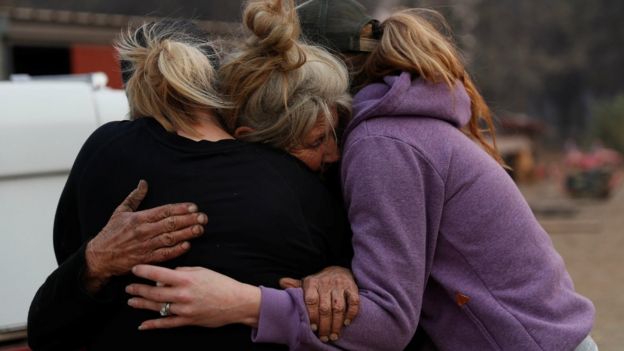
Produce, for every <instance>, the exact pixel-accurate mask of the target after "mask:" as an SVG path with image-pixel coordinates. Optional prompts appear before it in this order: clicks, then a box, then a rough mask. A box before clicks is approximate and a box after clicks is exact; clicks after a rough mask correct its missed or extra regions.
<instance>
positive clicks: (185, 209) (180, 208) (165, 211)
mask: <svg viewBox="0 0 624 351" xmlns="http://www.w3.org/2000/svg"><path fill="white" fill-rule="evenodd" d="M195 212H197V205H195V204H194V203H191V202H183V203H177V204H169V205H162V206H158V207H154V208H151V209H149V210H143V211H140V212H137V216H138V218H137V219H138V221H139V222H140V223H146V222H147V223H155V222H158V221H160V220H163V219H166V218H168V217H171V216H181V215H186V214H189V213H195Z"/></svg>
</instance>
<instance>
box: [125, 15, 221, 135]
mask: <svg viewBox="0 0 624 351" xmlns="http://www.w3.org/2000/svg"><path fill="white" fill-rule="evenodd" d="M115 48H116V49H117V52H118V54H119V58H120V61H121V63H122V70H123V72H122V74H123V77H124V81H125V88H126V94H127V96H128V101H129V105H130V115H131V118H132V119H136V118H140V117H153V118H155V119H156V120H157V121H158V122H159V123H160V124H161V125H162V126H163V127H164V128H165V129H167V130H168V131H170V132H173V131H178V130H181V131H184V132H186V133H189V134H191V135H197V132H195V130H194V129H193V125H195V124H196V123H197V122H198V118H199V117H198V116H197V113H196V112H198V111H209V110H213V109H216V108H219V109H227V108H228V106H229V105H228V104H227V103H226V102H224V100H223V99H222V97H221V96H220V94H218V93H217V90H216V88H215V78H216V68H215V67H214V66H217V65H218V57H217V55H216V53H215V50H214V49H213V47H212V45H211V43H210V42H209V41H208V39H207V36H206V35H205V33H204V32H202V31H201V30H200V29H199V28H198V27H196V26H195V25H194V24H193V23H192V22H190V21H186V20H163V21H159V22H151V23H145V24H143V25H141V26H139V27H138V28H136V29H132V28H128V30H127V31H125V32H122V34H121V36H120V38H119V39H118V40H117V42H116V44H115Z"/></svg>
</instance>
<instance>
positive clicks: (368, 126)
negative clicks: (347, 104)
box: [254, 73, 594, 351]
mask: <svg viewBox="0 0 624 351" xmlns="http://www.w3.org/2000/svg"><path fill="white" fill-rule="evenodd" d="M354 113H355V117H354V120H353V121H352V122H351V124H350V125H349V127H348V128H347V131H346V133H345V135H347V139H346V142H345V145H344V153H343V161H342V162H343V165H342V167H343V168H342V181H343V188H344V195H345V201H346V206H347V209H348V211H349V220H350V222H351V226H352V229H353V248H354V251H355V256H354V259H353V263H352V269H353V273H354V275H355V278H356V280H357V282H358V286H359V287H360V289H361V308H360V315H359V316H358V317H357V318H356V319H355V321H354V322H353V323H352V324H351V326H349V327H347V328H346V329H345V330H344V332H343V334H342V335H341V339H340V340H339V341H338V342H337V343H336V344H334V345H331V344H322V343H321V342H319V341H318V339H317V337H316V336H314V334H313V333H312V332H311V331H310V327H309V323H308V317H307V313H306V310H305V304H304V302H303V298H302V293H301V290H300V289H289V290H287V291H278V290H273V289H264V288H263V290H262V305H261V311H260V322H259V329H258V330H257V331H256V332H255V333H254V341H257V342H276V343H285V344H288V345H289V346H290V348H291V349H301V350H304V349H337V348H342V349H350V350H402V349H403V348H404V347H405V346H406V345H407V343H408V342H409V341H410V339H411V337H412V335H413V333H414V331H415V330H416V327H417V325H418V324H420V325H421V327H422V328H423V329H424V330H425V331H426V332H427V334H429V336H430V337H431V339H432V341H433V342H434V344H435V345H436V346H437V347H438V348H439V349H441V350H466V349H470V350H548V351H551V350H573V349H574V348H575V347H576V346H577V345H578V344H579V343H581V341H582V340H583V339H584V338H585V337H586V336H587V335H588V334H589V332H590V331H591V328H592V325H593V318H594V308H593V306H592V304H591V302H590V301H589V300H587V299H586V298H584V297H582V296H580V295H578V294H577V293H576V292H575V291H574V287H573V284H572V280H571V279H570V276H569V275H568V273H567V272H566V269H565V266H564V263H563V260H562V259H561V257H560V256H559V255H558V254H557V252H556V251H555V249H554V248H553V245H552V242H551V240H550V238H549V236H548V235H547V234H546V232H544V230H543V229H542V227H541V226H540V225H539V223H538V222H537V220H536V219H535V217H534V215H533V213H532V212H531V209H530V208H529V206H528V205H527V203H526V201H525V200H524V198H523V196H522V194H521V193H520V192H519V191H518V189H517V187H516V186H515V184H514V182H513V181H512V180H511V178H510V177H509V176H508V175H507V174H506V172H505V171H504V170H503V169H502V167H501V166H500V165H498V164H497V163H496V162H495V161H494V160H493V159H492V158H491V157H490V156H489V155H487V154H486V153H485V152H484V151H483V150H482V149H481V148H480V147H479V146H477V144H476V143H475V142H473V141H471V140H470V139H469V138H468V137H466V136H465V135H464V134H463V133H462V132H461V131H460V129H459V128H460V127H462V126H465V125H466V124H467V123H468V121H469V120H470V99H469V97H468V95H467V93H466V91H465V90H464V88H463V86H462V85H460V84H458V85H457V86H456V87H455V88H454V89H453V90H450V89H449V88H448V86H446V85H444V84H437V85H436V84H430V83H426V82H424V81H423V80H422V79H416V80H414V81H412V79H411V76H410V74H409V73H402V74H401V75H400V76H391V77H386V78H385V80H384V82H383V83H377V84H372V85H369V86H367V87H366V88H364V89H363V90H362V91H361V92H360V93H358V94H357V95H356V96H355V99H354Z"/></svg>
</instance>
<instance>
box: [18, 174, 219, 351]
mask: <svg viewBox="0 0 624 351" xmlns="http://www.w3.org/2000/svg"><path fill="white" fill-rule="evenodd" d="M71 179H72V178H71V177H70V180H71ZM146 193H147V184H146V183H145V182H141V183H140V184H139V186H138V187H137V189H135V190H134V191H133V192H132V193H131V194H130V195H129V196H128V197H127V198H126V199H125V200H124V201H123V202H122V204H121V205H120V206H119V207H117V209H116V210H115V212H114V214H113V216H112V217H111V219H110V220H109V222H108V223H107V225H106V226H105V227H104V228H103V229H102V231H101V232H100V233H99V234H98V235H97V236H95V238H93V239H92V240H90V241H89V242H88V243H83V242H82V239H81V235H80V233H81V230H80V225H79V221H78V218H79V217H78V213H77V211H76V209H75V201H73V196H75V195H74V191H73V186H72V183H71V182H70V181H68V184H67V185H66V187H65V189H64V191H63V194H62V196H61V199H60V201H59V207H58V211H57V216H56V220H55V229H54V235H55V236H54V242H55V253H56V255H57V260H58V261H59V263H60V266H59V267H58V268H57V269H56V270H55V271H54V272H53V273H52V274H51V275H50V276H49V277H48V278H47V280H46V282H45V283H44V284H43V285H42V286H41V287H40V288H39V290H38V291H37V294H36V295H35V297H34V299H33V301H32V303H31V307H30V311H29V316H28V341H29V344H30V346H31V347H32V348H33V349H35V350H46V349H50V350H56V349H75V348H79V347H80V346H82V345H84V344H85V342H86V340H87V339H88V336H89V335H91V333H93V331H95V330H97V328H95V325H97V322H98V320H101V319H104V318H105V317H104V316H105V315H106V313H108V312H110V306H111V303H112V302H113V297H114V296H115V294H110V293H109V292H108V291H107V292H105V291H103V290H107V289H106V287H107V283H108V281H109V280H110V279H111V277H113V276H117V275H121V274H125V273H127V272H129V271H130V269H131V267H132V266H133V265H134V264H137V263H142V262H159V261H161V260H168V259H171V258H174V257H177V256H179V255H180V254H182V253H184V252H186V250H188V248H189V244H188V242H186V241H185V240H187V239H190V238H192V237H196V236H198V235H201V233H202V232H203V227H202V226H198V225H196V224H197V223H205V221H206V220H207V217H206V216H205V215H204V214H198V213H195V212H196V211H197V207H196V206H194V205H192V204H176V205H168V206H162V207H159V208H156V209H152V210H146V211H141V212H134V211H135V210H136V208H137V207H138V205H139V204H140V203H141V201H142V200H143V198H144V197H145V195H146ZM161 218H164V219H161ZM177 228H180V229H179V230H177ZM163 233H164V234H163ZM72 250H73V252H72Z"/></svg>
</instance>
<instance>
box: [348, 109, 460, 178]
mask: <svg viewBox="0 0 624 351" xmlns="http://www.w3.org/2000/svg"><path fill="white" fill-rule="evenodd" d="M461 139H466V137H465V135H463V133H462V132H461V131H460V130H458V129H457V128H455V127H454V126H452V125H450V124H448V123H446V122H443V121H439V120H435V119H429V118H420V117H414V118H410V117H381V118H375V119H371V120H368V121H364V122H363V123H361V124H360V125H358V126H356V127H355V128H354V129H353V130H352V131H351V133H350V134H349V136H348V137H347V139H346V141H345V143H344V147H343V148H344V157H345V158H347V157H349V156H350V155H356V154H359V155H366V154H376V153H381V154H384V155H385V156H384V157H385V159H386V161H387V162H405V160H404V159H403V160H401V158H404V157H405V156H406V155H409V157H410V159H411V160H413V161H416V162H418V163H420V164H422V166H424V167H427V168H431V169H433V170H435V172H436V173H438V174H439V175H440V177H442V178H445V177H444V175H445V174H446V173H447V171H448V167H449V164H450V162H451V160H452V158H453V154H454V152H455V147H454V145H455V144H456V143H457V141H458V140H461ZM461 142H463V141H461ZM413 161H412V162H413Z"/></svg>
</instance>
